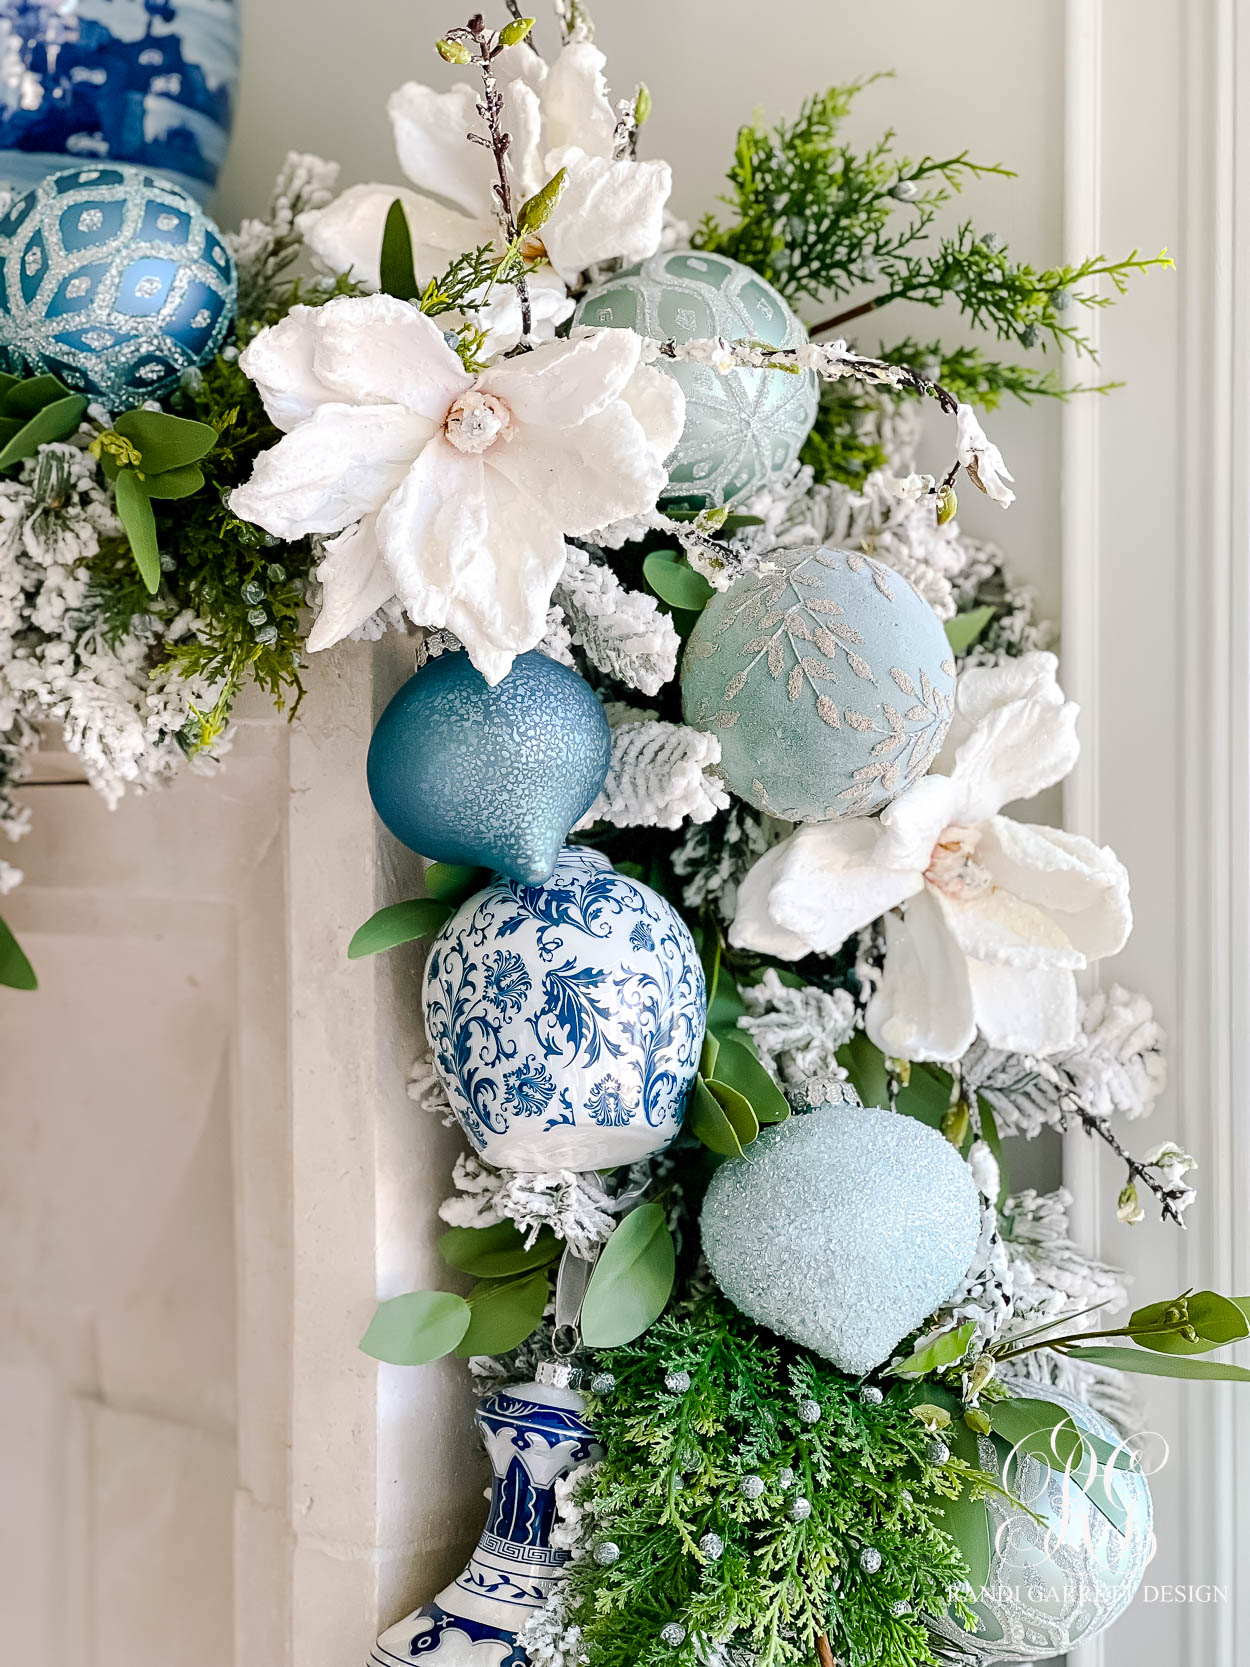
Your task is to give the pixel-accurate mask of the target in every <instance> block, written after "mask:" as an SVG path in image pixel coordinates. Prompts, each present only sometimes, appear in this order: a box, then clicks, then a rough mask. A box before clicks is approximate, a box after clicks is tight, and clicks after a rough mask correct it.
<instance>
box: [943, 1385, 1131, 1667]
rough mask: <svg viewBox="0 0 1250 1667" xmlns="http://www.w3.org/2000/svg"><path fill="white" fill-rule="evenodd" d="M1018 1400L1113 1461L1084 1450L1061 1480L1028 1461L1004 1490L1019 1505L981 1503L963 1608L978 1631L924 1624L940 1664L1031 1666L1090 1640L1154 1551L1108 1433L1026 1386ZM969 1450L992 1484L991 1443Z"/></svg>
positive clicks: (1117, 1610) (1088, 1416)
mask: <svg viewBox="0 0 1250 1667" xmlns="http://www.w3.org/2000/svg"><path fill="white" fill-rule="evenodd" d="M1023 1392H1024V1393H1027V1394H1041V1395H1042V1396H1043V1397H1044V1398H1045V1399H1046V1400H1048V1401H1054V1402H1055V1403H1056V1404H1057V1405H1059V1406H1061V1407H1062V1408H1063V1409H1064V1411H1065V1412H1068V1413H1070V1414H1071V1416H1072V1419H1073V1422H1074V1423H1075V1424H1076V1425H1077V1427H1078V1429H1080V1430H1081V1431H1083V1432H1084V1434H1086V1435H1089V1436H1095V1437H1097V1438H1098V1439H1099V1440H1101V1441H1104V1442H1106V1443H1107V1444H1108V1446H1109V1447H1111V1448H1112V1449H1113V1450H1114V1451H1115V1453H1116V1454H1117V1455H1118V1457H1117V1462H1116V1464H1115V1465H1114V1466H1109V1465H1108V1464H1107V1463H1106V1462H1105V1460H1100V1459H1099V1458H1098V1456H1097V1455H1096V1454H1095V1452H1094V1450H1093V1448H1092V1447H1088V1446H1087V1447H1086V1449H1085V1454H1084V1457H1083V1459H1082V1460H1081V1461H1080V1463H1079V1464H1078V1465H1076V1466H1075V1468H1074V1470H1073V1472H1072V1474H1071V1475H1068V1474H1066V1473H1065V1472H1064V1471H1063V1469H1062V1468H1060V1469H1059V1470H1052V1469H1051V1468H1050V1466H1049V1465H1045V1464H1043V1463H1042V1462H1041V1461H1040V1460H1039V1459H1036V1458H1025V1459H1023V1460H1022V1461H1020V1462H1019V1464H1018V1465H1017V1463H1016V1461H1014V1460H1013V1461H1012V1465H1011V1469H1010V1471H1009V1473H1008V1476H1007V1478H1006V1480H1007V1482H1008V1485H1009V1489H1010V1493H1011V1496H1012V1500H1018V1501H1019V1502H1020V1503H1019V1505H1017V1504H1014V1503H1012V1502H1011V1501H1010V1500H1008V1499H1004V1498H1003V1497H1001V1496H1000V1495H998V1494H995V1493H990V1494H987V1495H986V1497H985V1506H986V1509H987V1511H988V1512H989V1519H990V1523H989V1526H990V1545H991V1548H992V1550H991V1558H990V1572H989V1578H988V1579H987V1580H986V1583H985V1586H984V1588H983V1589H982V1590H981V1591H980V1592H974V1593H973V1594H972V1596H971V1597H970V1598H969V1602H970V1604H971V1605H972V1608H973V1610H974V1612H975V1614H976V1616H977V1619H978V1621H979V1623H980V1625H979V1629H978V1631H976V1632H975V1633H973V1632H968V1631H966V1630H965V1629H964V1628H963V1627H962V1626H960V1624H959V1623H958V1622H957V1621H956V1620H955V1619H954V1618H953V1617H952V1616H949V1615H944V1616H942V1617H941V1618H940V1619H934V1618H933V1617H932V1616H930V1617H928V1625H929V1628H930V1630H931V1632H933V1634H934V1635H935V1637H934V1643H935V1645H936V1647H937V1649H938V1651H939V1653H940V1654H941V1655H942V1658H943V1659H944V1660H945V1659H948V1658H949V1659H952V1660H958V1661H959V1662H961V1663H967V1664H968V1667H976V1664H977V1663H985V1667H989V1664H990V1663H995V1662H1030V1661H1041V1660H1042V1659H1043V1658H1044V1657H1045V1658H1049V1657H1051V1656H1060V1655H1067V1654H1068V1652H1069V1651H1071V1650H1074V1649H1075V1648H1076V1647H1077V1645H1079V1644H1086V1643H1088V1642H1089V1641H1090V1640H1091V1639H1093V1638H1096V1637H1097V1636H1098V1634H1099V1633H1100V1632H1104V1631H1105V1630H1106V1629H1107V1627H1109V1626H1110V1625H1111V1624H1112V1622H1113V1621H1116V1620H1118V1619H1119V1617H1120V1616H1121V1615H1122V1614H1123V1613H1124V1611H1125V1609H1127V1608H1128V1606H1129V1604H1130V1603H1131V1602H1132V1600H1133V1594H1134V1593H1135V1592H1136V1591H1137V1588H1138V1586H1139V1585H1140V1584H1141V1579H1142V1576H1143V1574H1144V1573H1145V1572H1146V1565H1147V1563H1148V1562H1149V1560H1150V1557H1151V1555H1152V1552H1153V1549H1154V1541H1153V1535H1152V1531H1151V1530H1152V1523H1153V1515H1154V1512H1153V1506H1152V1503H1151V1498H1150V1487H1149V1484H1148V1483H1147V1481H1146V1478H1145V1476H1144V1474H1143V1473H1142V1470H1141V1467H1140V1465H1139V1464H1137V1463H1136V1461H1135V1460H1134V1458H1133V1456H1132V1454H1131V1452H1130V1451H1129V1450H1128V1449H1126V1448H1125V1446H1124V1444H1123V1437H1122V1436H1121V1434H1120V1432H1119V1431H1118V1430H1117V1429H1116V1428H1115V1426H1114V1425H1113V1424H1111V1423H1110V1422H1108V1420H1107V1419H1106V1418H1104V1417H1103V1416H1102V1414H1101V1413H1099V1412H1096V1411H1095V1410H1094V1409H1093V1407H1090V1406H1086V1405H1085V1403H1084V1402H1083V1401H1078V1400H1077V1399H1076V1397H1075V1396H1074V1395H1068V1394H1065V1393H1064V1392H1063V1391H1062V1390H1058V1389H1052V1388H1051V1387H1050V1386H1049V1385H1047V1386H1046V1387H1045V1389H1041V1390H1039V1389H1038V1387H1037V1385H1036V1384H1028V1385H1025V1386H1023ZM977 1446H978V1452H979V1458H980V1462H981V1466H982V1468H983V1469H985V1470H988V1472H989V1473H990V1475H995V1474H998V1473H999V1472H1000V1470H1001V1464H1002V1460H1001V1457H1000V1454H999V1452H998V1451H996V1449H995V1445H994V1443H993V1442H992V1441H989V1440H987V1439H986V1438H984V1437H981V1438H980V1439H979V1440H978V1443H977ZM1094 1467H1096V1469H1095V1468H1094ZM1082 1484H1086V1485H1090V1484H1092V1485H1093V1487H1094V1488H1095V1489H1096V1490H1097V1491H1099V1492H1102V1491H1103V1490H1104V1489H1105V1490H1106V1491H1107V1492H1109V1493H1110V1495H1111V1503H1112V1504H1113V1507H1114V1509H1113V1515H1116V1516H1117V1517H1118V1519H1119V1520H1118V1522H1112V1521H1110V1520H1109V1519H1108V1516H1107V1515H1106V1514H1105V1513H1104V1512H1103V1511H1102V1510H1100V1509H1099V1508H1098V1506H1097V1505H1096V1504H1094V1503H1093V1502H1092V1501H1091V1499H1090V1498H1089V1495H1088V1493H1087V1492H1086V1488H1085V1486H1083V1485H1082ZM1103 1497H1104V1498H1105V1497H1106V1494H1105V1493H1104V1494H1103ZM1020 1505H1023V1506H1024V1507H1025V1509H1024V1510H1021V1509H1020ZM1030 1513H1032V1514H1031V1515H1030Z"/></svg>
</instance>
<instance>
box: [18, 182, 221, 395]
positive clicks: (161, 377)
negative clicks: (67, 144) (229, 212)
mask: <svg viewBox="0 0 1250 1667" xmlns="http://www.w3.org/2000/svg"><path fill="white" fill-rule="evenodd" d="M236 294H237V284H236V278H235V269H234V261H233V260H232V259H231V256H230V252H229V250H228V249H227V248H226V246H225V244H224V243H223V242H222V240H221V236H220V234H219V233H218V231H217V228H216V226H215V225H214V224H213V222H212V221H211V220H210V219H209V218H208V216H207V215H206V214H205V213H204V211H203V210H202V209H201V208H200V207H199V205H198V204H197V203H195V202H194V201H192V199H191V198H190V197H188V196H187V194H186V192H185V191H181V190H179V188H178V187H177V186H176V185H171V184H170V183H169V181H168V180H162V179H159V178H158V177H157V176H156V175H154V174H149V173H145V172H144V170H143V169H142V168H130V167H125V166H122V165H120V164H117V165H114V164H108V165H101V166H99V167H89V168H67V169H63V170H62V171H61V172H60V173H55V174H49V175H48V177H47V178H46V179H44V180H42V181H41V182H40V183H39V184H38V185H37V186H36V187H35V188H34V190H33V191H28V192H27V193H26V195H25V196H24V197H19V198H18V199H17V201H16V202H15V203H13V204H12V206H11V207H10V208H9V210H8V212H7V213H6V214H5V215H4V217H3V218H2V219H0V359H2V360H3V364H4V368H5V369H6V370H9V371H11V372H13V373H14V374H17V375H22V374H27V373H38V372H41V371H51V372H52V373H53V375H55V376H59V377H60V379H61V381H62V382H64V383H65V385H66V387H68V388H72V389H73V390H74V391H75V392H76V393H83V394H87V395H88V396H89V397H91V398H95V399H99V400H101V401H102V402H103V404H104V405H106V406H107V407H108V408H109V410H110V411H113V412H117V411H123V410H128V409H129V408H130V407H132V406H135V405H141V404H142V403H143V401H144V400H145V399H153V398H159V397H160V395H161V394H164V393H168V392H169V390H170V389H171V388H173V387H175V386H176V385H177V383H178V380H179V378H180V377H181V376H182V374H183V372H184V371H187V370H191V369H193V368H194V367H195V366H197V365H202V364H205V363H206V362H207V361H208V360H209V359H211V358H212V357H213V356H214V354H216V353H217V352H218V350H219V349H220V347H221V345H222V343H223V341H224V340H225V337H226V332H227V331H228V330H229V328H230V325H231V322H232V320H233V318H234V312H235V302H236Z"/></svg>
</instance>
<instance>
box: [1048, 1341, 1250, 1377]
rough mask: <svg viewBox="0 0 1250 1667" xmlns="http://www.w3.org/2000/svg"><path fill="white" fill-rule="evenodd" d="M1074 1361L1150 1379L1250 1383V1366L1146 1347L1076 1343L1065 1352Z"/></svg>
mask: <svg viewBox="0 0 1250 1667" xmlns="http://www.w3.org/2000/svg"><path fill="white" fill-rule="evenodd" d="M1063 1352H1064V1353H1065V1354H1066V1355H1070V1356H1071V1357H1072V1359H1073V1360H1088V1361H1090V1362H1091V1363H1092V1364H1093V1365H1095V1366H1110V1367H1112V1368H1113V1369H1114V1370H1115V1371H1117V1372H1137V1373H1139V1374H1140V1375H1141V1376H1142V1377H1147V1378H1189V1379H1191V1380H1195V1381H1197V1380H1203V1381H1206V1382H1208V1383H1250V1369H1247V1368H1246V1367H1245V1366H1232V1365H1229V1364H1227V1363H1226V1362H1225V1361H1222V1360H1193V1359H1191V1358H1190V1357H1188V1356H1187V1355H1174V1354H1154V1353H1152V1352H1150V1351H1148V1350H1146V1349H1127V1348H1125V1349H1116V1348H1101V1347H1099V1348H1092V1347H1087V1346H1085V1345H1084V1344H1081V1345H1076V1344H1073V1345H1072V1346H1071V1347H1069V1348H1066V1349H1065V1350H1064V1351H1063Z"/></svg>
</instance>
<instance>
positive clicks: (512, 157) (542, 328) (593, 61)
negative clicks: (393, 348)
mask: <svg viewBox="0 0 1250 1667" xmlns="http://www.w3.org/2000/svg"><path fill="white" fill-rule="evenodd" d="M604 63H605V59H604V56H603V53H602V52H600V51H599V49H598V47H595V46H591V45H590V44H589V43H588V42H575V43H572V44H570V45H568V46H566V47H565V48H564V49H563V51H562V52H561V53H560V55H559V57H558V58H556V60H555V62H554V63H553V64H551V65H550V67H549V66H548V65H547V64H546V63H545V62H544V61H543V59H541V58H540V57H539V56H538V55H537V53H534V52H528V51H525V52H520V51H515V52H506V53H504V54H503V55H502V57H501V58H500V59H499V60H498V63H497V67H496V73H497V75H498V78H499V82H500V88H501V91H502V92H503V95H504V113H503V125H504V127H505V129H506V130H507V131H508V132H509V133H510V134H511V135H512V144H511V146H510V148H509V151H508V163H509V166H510V168H511V170H512V179H513V195H514V198H515V199H516V202H517V203H518V204H519V203H520V202H522V201H524V200H525V198H527V197H531V196H533V195H534V193H535V192H536V191H538V190H540V189H541V187H542V186H543V185H545V184H546V183H547V181H548V180H549V179H551V178H552V177H553V175H555V174H556V173H557V172H558V171H559V170H560V169H561V168H564V169H565V170H566V173H567V181H566V184H565V188H564V193H563V195H562V196H561V198H560V201H559V203H558V204H557V206H556V208H555V210H554V212H553V213H552V215H551V218H550V219H549V220H548V221H547V223H546V225H545V226H544V227H543V230H542V238H543V243H544V246H545V248H546V251H547V255H548V258H549V259H550V261H551V265H552V267H554V268H555V271H554V272H553V271H551V270H550V269H549V268H546V267H544V268H540V269H539V271H538V272H536V273H534V274H533V275H532V276H531V278H530V291H531V298H532V301H533V305H534V320H535V327H536V328H535V334H536V335H537V336H538V337H540V338H541V337H542V335H543V334H544V333H545V334H547V335H550V334H551V331H552V329H553V328H554V326H555V324H557V323H559V322H560V321H561V320H562V319H565V318H567V317H568V316H569V314H570V313H571V312H572V310H573V302H572V301H571V300H569V298H568V297H567V295H566V293H565V284H571V283H573V282H574V280H575V279H576V278H577V277H578V275H579V274H580V273H581V272H582V271H584V270H585V269H586V268H587V267H589V266H595V265H597V264H598V263H599V262H600V261H606V260H614V259H618V258H619V259H621V260H623V261H625V262H626V263H627V264H630V263H632V262H634V261H638V260H644V259H645V258H646V257H647V256H648V255H653V254H654V253H655V251H656V250H657V249H658V248H659V246H660V239H661V235H662V233H663V220H664V205H665V203H666V202H667V200H668V194H669V191H670V190H671V189H672V173H671V170H670V169H669V166H668V163H667V162H636V161H634V160H633V159H632V158H630V157H617V156H615V155H614V151H615V144H616V115H615V112H614V111H613V109H612V105H611V103H610V102H609V99H608V96H607V91H606V88H605V84H604V78H603V66H604ZM480 98H481V92H480V90H479V89H477V88H475V87H472V86H470V85H468V84H467V83H464V82H461V83H459V84H458V85H456V86H455V87H453V88H452V89H451V91H450V92H446V93H439V92H435V91H434V89H433V88H432V87H426V86H423V85H421V84H420V83H419V82H415V81H410V82H409V83H408V84H407V85H406V86H403V87H401V88H400V89H399V91H398V92H396V93H394V94H393V95H392V97H391V100H390V103H389V106H388V109H389V113H390V118H391V126H392V128H393V130H394V135H395V148H396V151H397V153H398V156H399V165H400V167H401V168H402V169H403V171H404V173H405V174H406V175H407V176H408V178H409V179H410V180H411V181H412V184H413V185H414V186H415V187H416V190H415V191H413V190H408V189H406V188H404V187H400V188H398V189H396V188H395V187H394V186H390V185H378V184H369V185H355V186H352V187H351V189H350V190H348V191H345V192H344V193H343V194H342V196H340V197H338V198H337V199H336V200H335V201H334V202H332V203H331V204H330V205H329V206H328V207H327V208H323V209H319V210H316V211H315V212H312V213H308V214H304V215H301V217H300V220H299V229H300V231H301V233H302V234H303V236H304V238H305V241H306V242H307V243H308V245H309V247H310V248H311V249H312V250H313V252H314V253H315V254H316V255H318V256H319V257H320V259H321V260H323V261H324V262H325V263H326V264H327V265H328V266H330V267H331V268H332V269H333V270H335V271H337V272H346V271H351V272H352V273H353V275H354V276H355V278H356V280H357V282H359V283H361V284H364V285H365V286H366V287H369V288H373V289H376V288H377V286H378V282H379V270H378V265H379V257H380V254H381V248H382V232H383V228H384V226H385V224H386V215H387V212H388V210H389V209H390V206H391V204H392V203H393V202H394V201H395V199H396V197H398V198H399V199H400V201H401V202H402V203H403V205H404V210H405V212H406V214H407V216H408V224H409V227H410V229H411V232H412V241H413V255H414V260H415V264H416V269H417V273H418V275H419V276H420V277H421V278H422V279H426V278H429V277H433V276H435V275H437V274H438V273H440V272H442V271H444V270H445V269H446V267H447V266H448V265H449V263H450V262H451V260H452V259H453V258H454V257H455V256H456V255H458V254H461V253H463V252H464V251H465V250H468V249H473V248H476V247H478V246H479V245H481V244H483V243H492V242H497V240H498V229H499V228H498V221H497V217H496V202H495V198H494V195H493V188H494V184H495V177H496V176H495V162H494V158H493V155H492V153H491V152H490V151H489V150H488V149H487V148H486V147H484V146H482V145H476V144H469V143H467V142H466V135H467V134H468V133H469V132H470V131H480V130H481V126H482V119H481V117H480V115H479V114H478V109H477V105H478V101H479V100H480ZM436 198H437V199H442V200H435V199H436ZM448 204H450V205H453V206H448ZM557 274H558V276H557ZM561 280H563V282H561ZM479 322H480V323H481V324H482V325H483V327H484V328H488V329H491V330H492V331H493V335H492V343H491V345H492V347H493V348H494V349H496V350H499V349H501V348H502V347H504V346H506V345H510V342H509V338H511V340H512V341H515V340H516V339H517V337H518V336H519V334H520V312H519V308H518V307H517V306H516V302H515V298H514V297H513V296H509V295H507V294H506V292H504V291H502V290H496V291H494V292H493V293H492V299H491V302H490V305H489V306H488V307H487V308H485V309H484V310H483V312H482V313H481V314H479Z"/></svg>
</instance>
